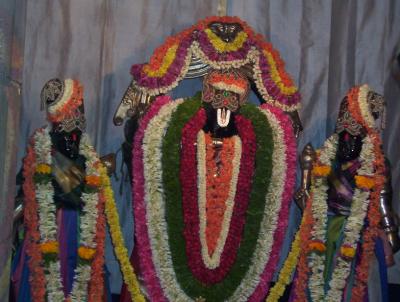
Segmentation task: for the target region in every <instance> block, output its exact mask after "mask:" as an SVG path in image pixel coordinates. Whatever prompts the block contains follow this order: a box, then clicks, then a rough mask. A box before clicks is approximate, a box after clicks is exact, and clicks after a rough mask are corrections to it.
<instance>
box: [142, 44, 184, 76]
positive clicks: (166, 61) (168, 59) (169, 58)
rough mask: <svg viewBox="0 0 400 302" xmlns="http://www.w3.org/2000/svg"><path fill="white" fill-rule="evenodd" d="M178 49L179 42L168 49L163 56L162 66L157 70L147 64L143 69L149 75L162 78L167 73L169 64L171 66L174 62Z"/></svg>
mask: <svg viewBox="0 0 400 302" xmlns="http://www.w3.org/2000/svg"><path fill="white" fill-rule="evenodd" d="M177 49H178V44H175V45H173V46H171V47H170V48H169V49H168V50H167V52H166V54H165V56H164V58H163V61H162V64H161V66H160V68H158V69H157V70H153V69H151V67H150V65H148V64H147V65H146V66H144V67H143V71H144V72H145V73H146V74H147V75H148V76H151V77H156V78H160V77H162V76H164V75H165V74H166V73H167V70H168V68H169V66H171V64H172V62H173V61H174V59H175V56H176V50H177Z"/></svg>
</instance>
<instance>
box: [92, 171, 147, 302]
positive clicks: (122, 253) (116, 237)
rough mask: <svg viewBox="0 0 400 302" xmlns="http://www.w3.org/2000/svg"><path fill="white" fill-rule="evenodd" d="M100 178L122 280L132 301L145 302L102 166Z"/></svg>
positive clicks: (109, 184)
mask: <svg viewBox="0 0 400 302" xmlns="http://www.w3.org/2000/svg"><path fill="white" fill-rule="evenodd" d="M100 172H101V180H102V184H103V188H104V189H103V192H104V196H105V200H106V202H105V212H106V216H107V221H108V225H109V227H110V234H111V239H112V242H113V244H114V252H115V255H116V257H117V259H118V261H119V263H120V265H121V271H122V275H123V277H124V282H125V284H126V286H127V288H128V290H129V292H130V294H131V298H132V301H135V302H136V301H138V302H139V301H140V302H145V301H146V299H145V298H144V296H143V294H142V293H141V291H140V288H139V282H138V280H137V277H136V274H135V271H134V270H133V267H132V265H131V263H130V261H129V256H128V250H127V249H126V247H125V242H124V238H123V237H122V232H121V228H120V223H119V216H118V211H117V207H116V205H115V200H114V193H113V191H112V189H111V183H110V178H109V177H108V175H107V170H106V168H105V167H104V166H102V167H101V168H100Z"/></svg>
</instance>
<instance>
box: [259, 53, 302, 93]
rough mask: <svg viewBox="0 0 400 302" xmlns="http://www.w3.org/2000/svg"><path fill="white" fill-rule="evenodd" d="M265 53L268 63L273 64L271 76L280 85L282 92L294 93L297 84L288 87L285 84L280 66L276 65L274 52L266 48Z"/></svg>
mask: <svg viewBox="0 0 400 302" xmlns="http://www.w3.org/2000/svg"><path fill="white" fill-rule="evenodd" d="M264 55H265V57H266V58H267V61H268V64H269V65H270V66H271V70H270V71H271V78H272V79H273V80H274V82H275V83H276V84H277V85H278V87H279V89H280V90H281V91H282V93H284V94H286V95H288V94H293V93H295V92H296V91H297V87H296V86H291V87H287V86H285V85H284V84H283V83H282V81H281V77H280V75H279V71H278V67H277V66H276V62H275V59H274V57H273V56H272V54H271V53H270V52H268V51H266V50H264Z"/></svg>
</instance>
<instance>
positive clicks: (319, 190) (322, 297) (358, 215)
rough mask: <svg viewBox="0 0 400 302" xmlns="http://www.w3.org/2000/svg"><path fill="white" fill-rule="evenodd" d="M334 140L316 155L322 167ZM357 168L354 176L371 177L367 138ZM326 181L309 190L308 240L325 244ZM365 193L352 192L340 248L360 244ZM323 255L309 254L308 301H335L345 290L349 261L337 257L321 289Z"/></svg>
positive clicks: (327, 161) (366, 201)
mask: <svg viewBox="0 0 400 302" xmlns="http://www.w3.org/2000/svg"><path fill="white" fill-rule="evenodd" d="M337 143H338V137H337V135H336V134H335V135H333V136H331V137H330V138H329V139H328V140H327V141H326V142H325V144H324V146H323V148H322V150H321V153H320V155H319V162H320V163H321V164H322V165H325V166H329V167H330V166H331V163H332V161H333V160H334V158H335V155H336V151H337ZM360 161H361V167H360V168H359V169H358V170H357V175H363V176H371V175H373V161H374V154H373V144H372V141H371V138H370V137H369V136H366V137H365V138H364V139H363V147H362V149H361V153H360ZM328 189H329V187H328V183H327V178H325V177H318V178H316V179H315V183H314V185H313V187H312V195H313V200H312V206H311V209H312V214H313V218H314V220H315V224H314V225H313V229H312V240H315V241H321V242H323V243H325V241H326V231H327V212H328V205H327V202H326V201H327V198H328V196H327V191H328ZM369 194H370V192H369V191H363V190H361V189H359V188H357V187H356V188H355V189H354V194H353V198H352V203H351V208H350V215H349V217H348V218H347V221H346V223H345V226H344V237H343V242H342V246H346V247H351V248H353V249H356V248H357V244H358V242H359V240H360V233H361V230H362V227H363V225H364V219H365V216H366V213H367V209H368V205H369V201H370V200H369ZM324 264H325V254H324V255H321V254H317V253H312V254H310V256H309V267H310V268H311V276H310V279H309V289H310V295H311V298H312V301H332V302H333V301H337V300H338V297H341V296H342V294H343V289H344V288H345V286H346V282H347V278H348V276H349V274H350V269H351V261H347V260H345V259H343V258H342V257H338V258H337V260H336V264H335V266H334V267H333V271H332V277H331V280H330V282H329V289H328V292H327V293H325V290H324V287H325V282H324V276H323V273H324V269H325V266H324Z"/></svg>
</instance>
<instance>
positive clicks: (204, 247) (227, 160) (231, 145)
mask: <svg viewBox="0 0 400 302" xmlns="http://www.w3.org/2000/svg"><path fill="white" fill-rule="evenodd" d="M207 150H208V151H209V152H206V151H207ZM212 150H213V147H212V138H211V135H209V134H207V135H206V134H205V133H204V132H203V131H202V130H201V131H200V132H199V133H198V135H197V160H198V162H197V167H198V188H199V190H198V195H199V215H200V217H199V219H200V243H201V255H202V258H203V262H204V263H205V264H206V266H207V267H208V268H216V267H218V266H219V263H220V259H221V254H222V251H223V246H224V245H225V242H226V238H227V237H228V230H229V226H230V222H231V217H232V213H233V205H234V198H235V193H236V185H237V181H238V174H239V166H240V157H241V153H242V144H241V141H240V139H239V137H238V136H234V137H233V140H232V139H225V140H224V141H223V147H222V150H221V154H220V157H221V160H222V168H223V169H222V170H223V171H221V172H220V173H218V175H215V173H216V171H215V170H214V169H215V168H216V165H217V164H216V163H215V161H214V160H213V158H212V157H213V156H214V155H213V152H212ZM206 158H207V160H206ZM206 184H207V185H206ZM227 184H229V185H227ZM212 185H213V186H212ZM211 200H212V205H213V206H212V205H211V204H210V201H211ZM209 206H210V208H208V207H209ZM221 208H222V209H223V210H222V211H223V214H222V215H221V211H220V209H221ZM221 216H222V220H221Z"/></svg>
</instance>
